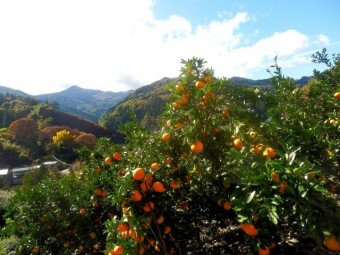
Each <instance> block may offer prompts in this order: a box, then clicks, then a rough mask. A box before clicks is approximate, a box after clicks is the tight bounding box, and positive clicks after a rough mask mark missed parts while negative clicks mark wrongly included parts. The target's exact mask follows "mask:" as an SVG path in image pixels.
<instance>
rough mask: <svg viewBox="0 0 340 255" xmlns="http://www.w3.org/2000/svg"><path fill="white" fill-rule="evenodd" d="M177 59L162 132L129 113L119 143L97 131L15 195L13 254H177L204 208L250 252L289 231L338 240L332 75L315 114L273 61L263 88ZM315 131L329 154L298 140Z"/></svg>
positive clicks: (330, 244) (332, 246)
mask: <svg viewBox="0 0 340 255" xmlns="http://www.w3.org/2000/svg"><path fill="white" fill-rule="evenodd" d="M182 64H183V67H182V69H181V75H180V77H179V82H178V83H174V84H169V85H168V89H169V90H170V91H171V96H170V101H169V102H168V103H167V105H166V109H165V112H164V114H163V115H162V116H161V117H160V119H159V123H160V128H159V130H158V131H155V132H154V131H153V132H151V131H148V130H146V129H144V128H142V127H141V125H140V123H138V122H137V119H136V118H134V120H133V121H132V122H130V123H128V124H126V125H125V126H124V127H122V131H123V132H124V134H125V139H126V144H124V145H114V144H111V143H110V142H109V141H108V140H105V139H100V140H98V141H97V144H96V146H95V148H94V149H93V151H92V152H90V151H89V150H83V151H81V155H80V156H81V157H80V162H81V163H80V165H79V166H78V167H77V168H76V169H75V171H74V173H73V174H71V175H70V176H69V177H63V178H52V179H49V178H48V179H46V180H44V181H42V182H41V183H40V184H39V185H37V186H36V187H35V188H33V189H29V190H25V189H23V190H22V191H19V192H18V193H17V195H15V196H14V198H13V204H12V207H10V208H12V210H10V211H9V216H10V217H9V221H10V220H12V222H11V224H9V225H8V227H7V229H8V233H15V235H17V236H19V237H20V238H21V245H20V246H18V248H17V249H18V250H19V251H20V254H30V253H39V252H40V253H42V254H44V253H52V254H89V253H90V254H93V253H99V254H110V255H114V254H140V255H141V254H181V253H183V252H184V249H185V248H183V247H184V246H182V245H181V244H183V241H182V240H183V239H184V240H191V239H192V236H193V235H196V234H197V232H195V231H196V230H190V229H188V226H191V225H193V224H194V225H195V222H194V221H195V219H196V215H197V214H204V213H205V212H206V211H207V210H209V217H211V218H214V219H215V218H217V217H220V218H224V219H228V220H229V221H230V222H233V224H234V226H236V229H237V231H238V233H239V234H241V233H242V234H243V238H242V239H241V240H244V241H245V242H246V243H247V245H249V247H250V249H251V250H252V252H253V253H254V254H257V253H258V254H261V255H263V254H270V252H271V250H272V249H277V248H275V246H278V244H279V243H281V244H282V243H283V242H284V241H285V240H283V239H282V237H283V236H284V235H285V233H288V232H294V233H296V232H298V233H299V236H300V237H301V236H302V237H309V238H312V239H313V240H314V241H315V243H316V244H319V245H325V246H326V247H327V248H328V249H329V250H330V251H338V250H340V247H339V246H340V244H339V235H340V229H339V226H340V218H339V217H340V212H339V206H338V205H337V200H336V197H335V196H334V194H333V193H332V191H334V186H332V185H335V183H331V182H330V181H329V178H330V177H331V176H332V175H335V174H336V171H335V169H336V168H337V167H338V163H337V160H336V159H337V156H336V152H337V150H338V147H337V146H338V145H339V144H338V142H337V140H336V139H338V137H339V136H338V133H337V132H338V129H333V126H332V128H328V126H327V127H326V126H323V125H322V123H324V122H325V118H327V117H328V116H333V115H332V114H337V110H338V107H339V100H338V96H335V94H336V91H337V89H336V87H334V86H335V85H334V86H333V85H332V86H333V87H332V89H329V90H327V92H325V94H323V95H322V97H320V98H319V99H318V101H320V104H322V105H323V107H322V109H325V111H326V113H325V116H326V117H325V116H324V114H322V117H318V116H317V115H318V114H316V113H314V112H313V111H314V110H315V108H313V107H312V106H313V104H312V103H310V105H309V107H305V105H304V104H301V103H299V102H300V101H301V100H300V101H299V100H298V99H299V98H300V99H301V96H303V95H304V94H303V93H305V92H303V91H302V90H301V91H300V88H297V87H296V86H295V84H294V83H293V81H292V80H291V79H289V78H285V77H283V76H282V74H281V73H280V69H279V68H278V67H277V69H276V71H275V72H276V73H274V76H273V83H274V85H275V87H274V90H273V91H272V92H261V91H260V90H258V89H251V88H239V87H233V86H232V85H231V84H230V83H229V81H228V80H227V79H223V78H221V79H217V78H215V77H214V72H213V70H212V69H211V68H205V64H206V63H205V61H204V60H203V59H199V58H192V59H189V60H187V61H182ZM335 66H337V63H336V65H335ZM332 70H333V69H332ZM326 72H328V71H326ZM335 73H337V72H335ZM320 75H321V74H320ZM329 75H330V76H332V72H331V74H329ZM329 75H328V74H327V77H329ZM336 77H337V76H336V75H335V76H333V78H334V79H335V80H336ZM315 79H316V80H317V82H322V83H324V84H328V82H329V80H333V79H330V78H327V79H326V80H325V81H322V78H320V77H319V76H316V77H315ZM320 79H321V80H320ZM338 81H339V80H337V82H338ZM332 84H333V83H332ZM334 84H339V83H336V82H335V83H334ZM330 87H331V86H330ZM313 89H314V88H312V86H311V88H310V91H313ZM309 97H310V98H313V97H312V94H309ZM310 100H312V99H310ZM313 100H315V101H314V102H316V99H313ZM324 101H326V102H324ZM327 102H328V103H327ZM263 105H266V109H268V111H266V110H264V109H263ZM310 111H312V112H310ZM309 115H311V116H314V117H310V118H309V117H308V118H306V117H305V116H309ZM286 117H287V120H285V118H286ZM320 118H321V119H320ZM289 120H290V121H289ZM301 122H302V124H301ZM320 125H321V127H320ZM305 127H308V129H307V130H305V129H304V128H305ZM313 128H314V129H313ZM310 129H311V130H310ZM300 134H302V135H300ZM314 134H315V135H317V136H318V138H317V140H316V141H318V142H320V143H321V142H322V143H324V144H326V142H325V141H323V140H322V139H324V140H326V141H327V142H328V143H327V147H325V148H326V150H332V151H333V152H334V154H333V155H334V157H333V156H332V155H331V156H332V157H326V158H325V157H323V156H322V155H323V154H322V153H321V154H322V155H321V156H320V155H319V156H318V155H316V154H315V151H316V148H321V146H320V144H318V143H317V142H315V143H314V142H311V141H309V143H308V144H307V143H306V142H304V139H312V138H313V137H314ZM325 148H323V149H325ZM322 152H323V151H322ZM324 164H328V165H330V166H331V171H326V169H327V168H326V167H325V166H324ZM41 208H45V209H46V210H44V211H43V215H40V214H41ZM325 215H327V217H325ZM40 217H43V218H40ZM52 219H53V221H52ZM329 219H332V220H329ZM42 221H43V222H42ZM221 222H222V223H223V224H224V223H225V221H221ZM40 235H41V237H40ZM189 238H190V239H189ZM197 245H198V246H199V244H197Z"/></svg>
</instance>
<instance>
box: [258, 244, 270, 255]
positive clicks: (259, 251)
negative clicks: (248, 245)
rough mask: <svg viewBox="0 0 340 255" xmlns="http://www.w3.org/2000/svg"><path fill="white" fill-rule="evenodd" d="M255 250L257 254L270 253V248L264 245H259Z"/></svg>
mask: <svg viewBox="0 0 340 255" xmlns="http://www.w3.org/2000/svg"><path fill="white" fill-rule="evenodd" d="M257 252H258V254H259V255H269V254H270V249H269V247H267V246H265V247H264V249H262V248H261V247H259V248H258V249H257Z"/></svg>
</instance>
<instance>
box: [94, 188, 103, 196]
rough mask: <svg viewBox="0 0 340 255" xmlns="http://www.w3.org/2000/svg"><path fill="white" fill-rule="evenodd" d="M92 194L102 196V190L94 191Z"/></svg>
mask: <svg viewBox="0 0 340 255" xmlns="http://www.w3.org/2000/svg"><path fill="white" fill-rule="evenodd" d="M93 193H94V194H95V195H96V196H98V197H100V196H101V195H102V194H103V190H102V189H95V190H94V192H93Z"/></svg>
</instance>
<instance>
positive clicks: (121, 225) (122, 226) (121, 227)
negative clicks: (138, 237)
mask: <svg viewBox="0 0 340 255" xmlns="http://www.w3.org/2000/svg"><path fill="white" fill-rule="evenodd" d="M128 230H129V224H127V223H126V222H121V223H118V226H117V231H118V232H119V233H123V232H125V231H128Z"/></svg>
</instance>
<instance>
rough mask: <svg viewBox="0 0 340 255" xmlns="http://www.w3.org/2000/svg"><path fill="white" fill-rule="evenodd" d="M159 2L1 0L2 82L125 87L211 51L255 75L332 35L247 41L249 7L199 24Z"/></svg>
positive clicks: (225, 72) (235, 71)
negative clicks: (163, 9)
mask: <svg viewBox="0 0 340 255" xmlns="http://www.w3.org/2000/svg"><path fill="white" fill-rule="evenodd" d="M152 6H153V1H152V0H124V1H113V0H59V1H55V0H30V1H26V0H11V1H0V34H1V40H0V56H1V57H0V84H1V85H3V86H11V87H13V88H16V89H21V90H23V91H26V92H28V93H31V94H40V93H45V92H52V91H58V90H62V89H64V88H65V86H66V85H68V84H70V85H72V84H76V85H78V86H81V87H84V88H95V89H102V90H113V91H121V90H127V89H130V88H136V87H137V86H140V85H142V84H148V83H151V82H153V81H155V80H157V79H160V78H162V77H164V76H168V77H174V76H177V75H178V74H179V69H180V59H182V58H184V59H187V58H191V57H192V56H197V57H203V58H205V59H206V60H207V61H208V64H209V66H213V67H214V68H215V69H216V74H217V75H219V76H234V75H242V76H246V77H250V76H251V74H252V73H253V72H254V71H256V70H257V69H258V68H263V67H264V66H265V67H264V68H266V67H267V66H266V65H267V64H268V61H269V60H270V61H271V62H272V59H273V57H274V56H276V55H278V56H282V57H284V58H285V61H286V62H287V65H291V66H294V65H295V64H301V63H304V61H305V59H306V58H305V57H302V56H300V57H298V55H301V54H302V53H303V52H304V51H306V50H307V49H308V48H309V47H310V46H317V45H323V44H325V43H328V38H327V37H326V36H325V35H317V36H314V37H310V36H307V35H304V34H302V33H300V32H299V31H296V30H287V31H283V32H277V33H274V34H273V35H272V36H269V37H267V38H263V39H261V40H259V41H258V42H256V43H254V44H253V45H251V46H248V47H242V46H240V42H241V41H242V40H246V39H247V35H246V34H244V33H242V25H243V24H245V23H247V22H255V20H256V19H255V18H254V17H253V16H251V15H249V14H248V13H244V12H243V13H237V14H235V15H232V14H231V13H230V12H225V15H221V16H220V18H219V19H218V20H214V21H211V22H210V23H209V24H200V25H198V26H197V27H195V28H194V27H193V26H192V24H191V23H190V21H189V20H187V19H185V18H184V17H180V16H178V15H172V16H170V17H168V18H167V19H163V20H160V19H156V18H155V16H154V15H153V12H152ZM221 13H223V11H222V12H221ZM223 17H225V18H223ZM248 45H249V44H248Z"/></svg>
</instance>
